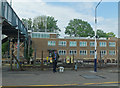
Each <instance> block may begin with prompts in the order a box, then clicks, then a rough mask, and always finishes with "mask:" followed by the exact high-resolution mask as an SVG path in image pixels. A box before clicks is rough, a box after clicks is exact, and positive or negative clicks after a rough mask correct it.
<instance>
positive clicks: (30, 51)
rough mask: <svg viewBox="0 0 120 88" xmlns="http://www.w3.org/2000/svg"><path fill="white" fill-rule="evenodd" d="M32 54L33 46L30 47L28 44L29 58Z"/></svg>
mask: <svg viewBox="0 0 120 88" xmlns="http://www.w3.org/2000/svg"><path fill="white" fill-rule="evenodd" d="M32 55H33V48H32V46H30V50H29V57H30V58H31V57H32Z"/></svg>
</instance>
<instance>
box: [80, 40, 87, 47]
mask: <svg viewBox="0 0 120 88" xmlns="http://www.w3.org/2000/svg"><path fill="white" fill-rule="evenodd" d="M81 43H82V44H81ZM79 45H80V47H87V42H86V41H80V43H79Z"/></svg>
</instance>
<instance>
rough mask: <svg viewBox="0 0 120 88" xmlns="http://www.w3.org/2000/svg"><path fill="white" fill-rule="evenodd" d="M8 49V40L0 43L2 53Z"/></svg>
mask: <svg viewBox="0 0 120 88" xmlns="http://www.w3.org/2000/svg"><path fill="white" fill-rule="evenodd" d="M7 51H8V41H7V42H5V43H3V44H2V55H4V54H5V52H7Z"/></svg>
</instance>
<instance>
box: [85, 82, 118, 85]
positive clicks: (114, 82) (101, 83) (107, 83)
mask: <svg viewBox="0 0 120 88" xmlns="http://www.w3.org/2000/svg"><path fill="white" fill-rule="evenodd" d="M119 83H120V82H102V83H84V84H83V85H95V84H119Z"/></svg>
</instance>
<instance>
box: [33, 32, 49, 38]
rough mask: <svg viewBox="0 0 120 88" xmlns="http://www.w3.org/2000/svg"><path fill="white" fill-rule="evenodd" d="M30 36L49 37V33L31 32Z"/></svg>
mask: <svg viewBox="0 0 120 88" xmlns="http://www.w3.org/2000/svg"><path fill="white" fill-rule="evenodd" d="M32 38H50V35H49V34H41V33H32Z"/></svg>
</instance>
